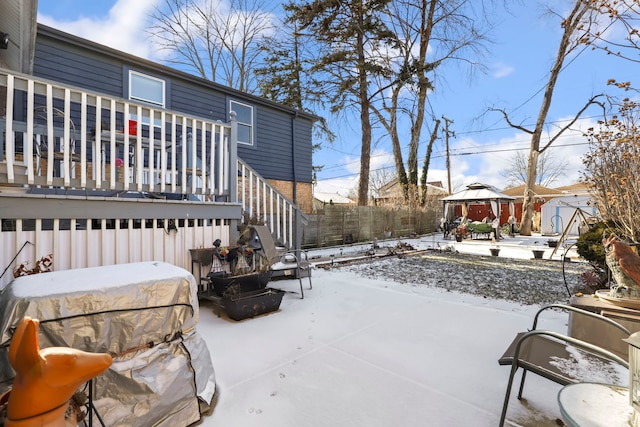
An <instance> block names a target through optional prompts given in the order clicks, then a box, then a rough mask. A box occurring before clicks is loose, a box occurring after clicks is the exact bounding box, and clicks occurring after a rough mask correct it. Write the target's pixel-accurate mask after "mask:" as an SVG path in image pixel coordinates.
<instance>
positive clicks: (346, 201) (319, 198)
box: [313, 191, 356, 211]
mask: <svg viewBox="0 0 640 427" xmlns="http://www.w3.org/2000/svg"><path fill="white" fill-rule="evenodd" d="M326 205H353V206H355V205H356V202H354V201H353V200H351V199H350V198H348V197H345V196H341V195H340V194H338V193H323V192H320V191H315V192H314V193H313V210H314V211H318V210H321V209H324V207H325V206H326Z"/></svg>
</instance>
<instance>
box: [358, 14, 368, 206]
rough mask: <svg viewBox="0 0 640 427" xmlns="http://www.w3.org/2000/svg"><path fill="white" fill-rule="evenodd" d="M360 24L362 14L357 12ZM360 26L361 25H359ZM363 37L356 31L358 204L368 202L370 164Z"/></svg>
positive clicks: (365, 61) (363, 204)
mask: <svg viewBox="0 0 640 427" xmlns="http://www.w3.org/2000/svg"><path fill="white" fill-rule="evenodd" d="M359 16H360V19H361V22H360V23H361V24H362V14H359ZM360 28H362V25H361V26H360ZM364 44H365V37H364V34H363V33H362V30H361V31H360V32H358V35H357V42H356V50H357V52H358V80H359V82H358V83H359V86H360V87H359V89H360V90H359V91H358V92H359V93H358V96H359V98H360V99H359V102H360V126H361V131H362V149H361V150H360V182H359V184H358V206H367V204H368V203H369V168H370V166H371V118H370V117H369V109H370V106H369V104H370V101H369V84H368V82H367V77H368V76H367V70H366V65H367V57H366V54H365V46H364Z"/></svg>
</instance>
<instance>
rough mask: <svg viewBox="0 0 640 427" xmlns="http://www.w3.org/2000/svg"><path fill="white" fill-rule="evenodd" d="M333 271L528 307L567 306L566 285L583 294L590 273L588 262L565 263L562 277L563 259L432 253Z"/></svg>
mask: <svg viewBox="0 0 640 427" xmlns="http://www.w3.org/2000/svg"><path fill="white" fill-rule="evenodd" d="M333 268H340V269H345V270H347V271H355V272H357V273H358V274H361V275H363V276H366V277H372V278H376V279H381V280H385V279H387V280H390V281H394V282H397V283H401V284H406V285H408V286H429V287H435V288H441V289H446V290H447V291H451V292H460V293H467V294H473V295H478V296H483V297H485V298H493V299H503V300H508V301H514V302H519V303H521V304H526V305H531V304H536V305H542V304H549V303H566V302H567V300H568V298H569V293H568V291H567V286H568V288H569V290H570V291H571V292H575V291H576V290H580V289H581V280H580V275H581V274H582V273H583V272H585V271H588V270H590V266H589V265H588V264H587V263H584V262H565V263H564V270H565V274H564V276H563V263H562V262H560V261H551V260H544V259H542V260H538V259H535V260H533V259H532V260H522V259H512V258H506V257H490V256H479V255H468V254H459V253H453V252H442V253H439V252H432V251H429V252H426V253H420V254H416V255H410V256H404V257H402V258H398V257H390V258H384V259H379V260H373V261H367V262H360V263H357V264H350V265H346V266H336V267H333ZM564 277H566V281H567V285H566V286H565V279H564Z"/></svg>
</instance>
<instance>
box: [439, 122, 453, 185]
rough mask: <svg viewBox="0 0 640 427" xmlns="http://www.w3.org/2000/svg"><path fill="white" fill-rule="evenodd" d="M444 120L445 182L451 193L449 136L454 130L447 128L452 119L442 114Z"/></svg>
mask: <svg viewBox="0 0 640 427" xmlns="http://www.w3.org/2000/svg"><path fill="white" fill-rule="evenodd" d="M442 119H443V120H444V137H445V138H444V141H445V146H446V151H447V184H448V189H449V194H451V161H450V160H449V136H452V137H455V136H456V134H455V132H454V131H450V130H449V123H451V124H453V120H451V119H447V118H446V117H445V116H444V115H443V116H442Z"/></svg>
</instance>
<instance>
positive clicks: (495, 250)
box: [489, 248, 500, 256]
mask: <svg viewBox="0 0 640 427" xmlns="http://www.w3.org/2000/svg"><path fill="white" fill-rule="evenodd" d="M489 250H490V251H491V256H498V254H499V253H500V248H489Z"/></svg>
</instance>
